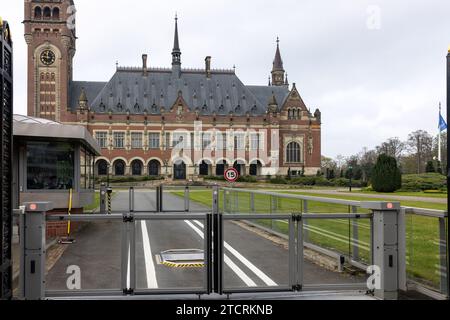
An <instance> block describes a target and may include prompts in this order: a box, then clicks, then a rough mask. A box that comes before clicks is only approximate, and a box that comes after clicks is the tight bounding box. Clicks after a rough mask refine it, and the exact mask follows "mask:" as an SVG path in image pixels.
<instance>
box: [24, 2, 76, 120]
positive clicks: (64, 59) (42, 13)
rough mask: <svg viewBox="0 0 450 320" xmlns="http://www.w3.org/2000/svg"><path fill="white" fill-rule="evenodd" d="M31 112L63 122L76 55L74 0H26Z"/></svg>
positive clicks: (26, 37) (29, 109)
mask: <svg viewBox="0 0 450 320" xmlns="http://www.w3.org/2000/svg"><path fill="white" fill-rule="evenodd" d="M23 23H24V25H25V41H26V43H27V45H28V115H29V116H33V117H38V118H45V119H49V120H55V121H62V122H64V118H65V114H67V113H68V112H69V110H68V99H69V96H68V92H69V84H70V82H71V81H72V61H73V57H74V55H75V47H76V46H75V42H76V34H75V6H74V3H73V0H39V1H38V0H25V20H24V22H23Z"/></svg>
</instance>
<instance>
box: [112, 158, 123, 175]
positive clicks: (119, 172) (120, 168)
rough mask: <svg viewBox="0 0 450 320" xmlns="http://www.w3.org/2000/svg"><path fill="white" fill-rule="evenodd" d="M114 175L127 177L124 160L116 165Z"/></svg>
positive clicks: (118, 161)
mask: <svg viewBox="0 0 450 320" xmlns="http://www.w3.org/2000/svg"><path fill="white" fill-rule="evenodd" d="M114 175H116V176H124V175H125V162H123V161H122V160H117V161H116V162H115V163H114Z"/></svg>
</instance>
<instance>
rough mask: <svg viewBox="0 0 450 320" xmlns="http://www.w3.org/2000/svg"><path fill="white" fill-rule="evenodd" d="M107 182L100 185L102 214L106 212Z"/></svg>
mask: <svg viewBox="0 0 450 320" xmlns="http://www.w3.org/2000/svg"><path fill="white" fill-rule="evenodd" d="M106 192H107V188H106V184H105V183H102V184H101V185H100V214H106Z"/></svg>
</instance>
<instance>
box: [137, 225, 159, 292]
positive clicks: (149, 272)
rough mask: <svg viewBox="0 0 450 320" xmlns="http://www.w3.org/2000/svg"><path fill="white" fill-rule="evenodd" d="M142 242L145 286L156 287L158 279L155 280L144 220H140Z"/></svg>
mask: <svg viewBox="0 0 450 320" xmlns="http://www.w3.org/2000/svg"><path fill="white" fill-rule="evenodd" d="M141 229H142V242H143V245H144V260H145V273H146V276H147V288H149V289H157V288H158V281H157V280H156V271H155V264H154V263H153V254H152V248H151V246H150V235H149V233H148V229H147V223H146V221H144V220H142V221H141Z"/></svg>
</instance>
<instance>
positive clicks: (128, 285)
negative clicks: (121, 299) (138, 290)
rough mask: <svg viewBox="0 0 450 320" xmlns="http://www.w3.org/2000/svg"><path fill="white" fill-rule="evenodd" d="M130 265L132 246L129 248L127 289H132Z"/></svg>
mask: <svg viewBox="0 0 450 320" xmlns="http://www.w3.org/2000/svg"><path fill="white" fill-rule="evenodd" d="M130 264H131V252H130V246H128V267H127V288H130V284H131V274H130V272H131V271H130Z"/></svg>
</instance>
